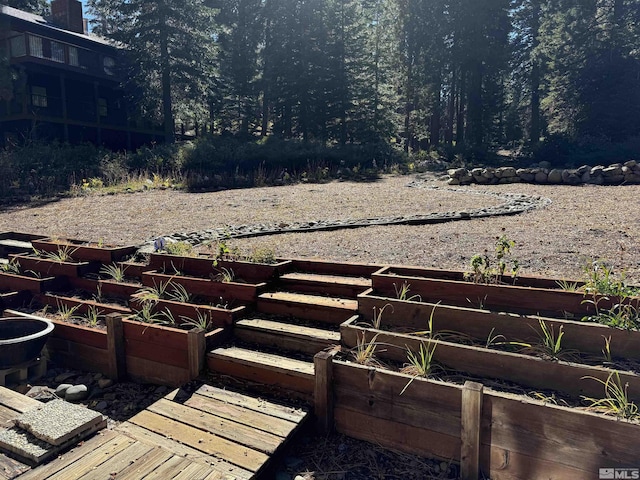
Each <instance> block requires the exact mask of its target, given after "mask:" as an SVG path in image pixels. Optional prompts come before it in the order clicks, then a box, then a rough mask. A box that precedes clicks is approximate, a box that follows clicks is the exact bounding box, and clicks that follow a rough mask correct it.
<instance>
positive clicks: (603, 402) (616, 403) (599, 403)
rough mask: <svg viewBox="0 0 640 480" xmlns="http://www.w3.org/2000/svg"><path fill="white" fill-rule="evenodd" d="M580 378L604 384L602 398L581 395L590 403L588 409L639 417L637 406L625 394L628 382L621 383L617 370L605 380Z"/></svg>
mask: <svg viewBox="0 0 640 480" xmlns="http://www.w3.org/2000/svg"><path fill="white" fill-rule="evenodd" d="M582 378H587V379H591V380H595V381H596V382H599V383H601V384H602V385H603V386H604V394H605V397H604V398H600V399H597V398H592V397H585V396H583V397H582V398H583V399H584V400H585V401H587V402H589V403H590V405H589V409H591V410H595V411H599V412H603V413H606V414H608V415H615V416H616V417H618V418H624V419H627V420H635V419H637V418H638V417H640V412H639V411H638V406H637V405H636V404H635V403H634V402H632V401H630V400H629V395H628V394H627V390H628V389H629V384H628V383H625V384H624V385H623V384H622V381H621V380H620V374H619V373H618V372H617V371H616V372H611V373H610V374H609V376H608V377H607V379H606V380H602V379H600V378H596V377H590V376H587V377H582Z"/></svg>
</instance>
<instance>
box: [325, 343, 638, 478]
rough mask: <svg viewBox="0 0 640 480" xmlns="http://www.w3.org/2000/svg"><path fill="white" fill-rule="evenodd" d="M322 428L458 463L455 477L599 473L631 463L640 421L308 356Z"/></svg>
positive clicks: (635, 458)
mask: <svg viewBox="0 0 640 480" xmlns="http://www.w3.org/2000/svg"><path fill="white" fill-rule="evenodd" d="M315 365H316V389H315V408H316V414H317V416H318V423H319V426H320V427H321V428H325V429H329V430H330V429H332V428H335V429H336V430H337V431H338V432H340V433H343V434H345V435H349V436H351V437H355V438H359V439H362V440H366V441H369V442H372V443H376V444H378V445H381V446H383V447H385V448H390V449H395V450H400V451H403V452H407V453H413V454H418V455H422V456H427V457H434V456H435V457H439V458H442V459H445V460H452V461H454V462H460V467H461V476H462V478H463V479H474V480H476V479H477V478H478V474H479V472H481V473H482V474H484V475H485V476H489V477H490V478H492V479H494V480H515V479H535V478H545V479H557V480H574V479H575V480H583V479H585V478H598V471H599V468H602V467H613V466H634V465H637V462H638V458H640V451H639V450H638V446H637V438H638V435H640V425H638V424H633V423H629V422H625V421H619V420H616V419H615V418H613V417H606V416H603V415H597V414H594V413H591V412H587V411H584V410H580V409H572V408H566V407H559V406H555V405H545V404H543V403H542V402H536V401H534V400H528V399H524V398H522V397H516V396H510V395H508V394H502V393H498V392H493V391H486V390H484V389H483V387H482V385H479V384H477V383H474V382H467V383H466V384H465V385H464V386H460V385H454V384H449V383H444V382H439V381H434V380H425V379H420V378H413V377H411V376H409V375H404V374H401V373H395V372H391V371H384V370H379V369H376V368H373V367H363V366H361V365H357V364H353V363H348V362H344V361H338V360H335V359H334V358H333V354H332V353H327V352H321V353H319V354H317V355H316V357H315Z"/></svg>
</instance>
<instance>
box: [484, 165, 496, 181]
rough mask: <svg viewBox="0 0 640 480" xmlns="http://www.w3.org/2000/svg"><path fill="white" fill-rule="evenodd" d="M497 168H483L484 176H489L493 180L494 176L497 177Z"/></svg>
mask: <svg viewBox="0 0 640 480" xmlns="http://www.w3.org/2000/svg"><path fill="white" fill-rule="evenodd" d="M495 173H496V171H495V169H494V168H483V169H482V176H483V177H485V178H488V179H489V180H491V179H492V178H495V176H496V175H495Z"/></svg>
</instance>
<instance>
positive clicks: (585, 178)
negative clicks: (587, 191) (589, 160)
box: [580, 171, 591, 183]
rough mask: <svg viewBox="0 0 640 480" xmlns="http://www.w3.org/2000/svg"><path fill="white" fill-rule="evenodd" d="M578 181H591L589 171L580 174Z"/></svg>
mask: <svg viewBox="0 0 640 480" xmlns="http://www.w3.org/2000/svg"><path fill="white" fill-rule="evenodd" d="M580 181H581V182H582V183H590V182H591V173H590V172H589V171H586V172H584V173H583V174H582V176H581V177H580Z"/></svg>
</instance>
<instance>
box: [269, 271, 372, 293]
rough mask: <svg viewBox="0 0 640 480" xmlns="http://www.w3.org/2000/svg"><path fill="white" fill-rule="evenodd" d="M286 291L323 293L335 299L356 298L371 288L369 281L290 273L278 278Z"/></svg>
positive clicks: (357, 278)
mask: <svg viewBox="0 0 640 480" xmlns="http://www.w3.org/2000/svg"><path fill="white" fill-rule="evenodd" d="M280 282H281V283H282V285H283V286H284V289H285V290H287V291H295V292H307V293H319V292H321V293H324V294H326V295H332V296H336V297H344V298H356V297H357V296H358V295H359V294H361V293H362V292H364V291H365V290H367V289H368V288H371V279H370V278H365V277H347V276H342V275H327V274H319V273H308V272H292V273H286V274H284V275H281V276H280Z"/></svg>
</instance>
